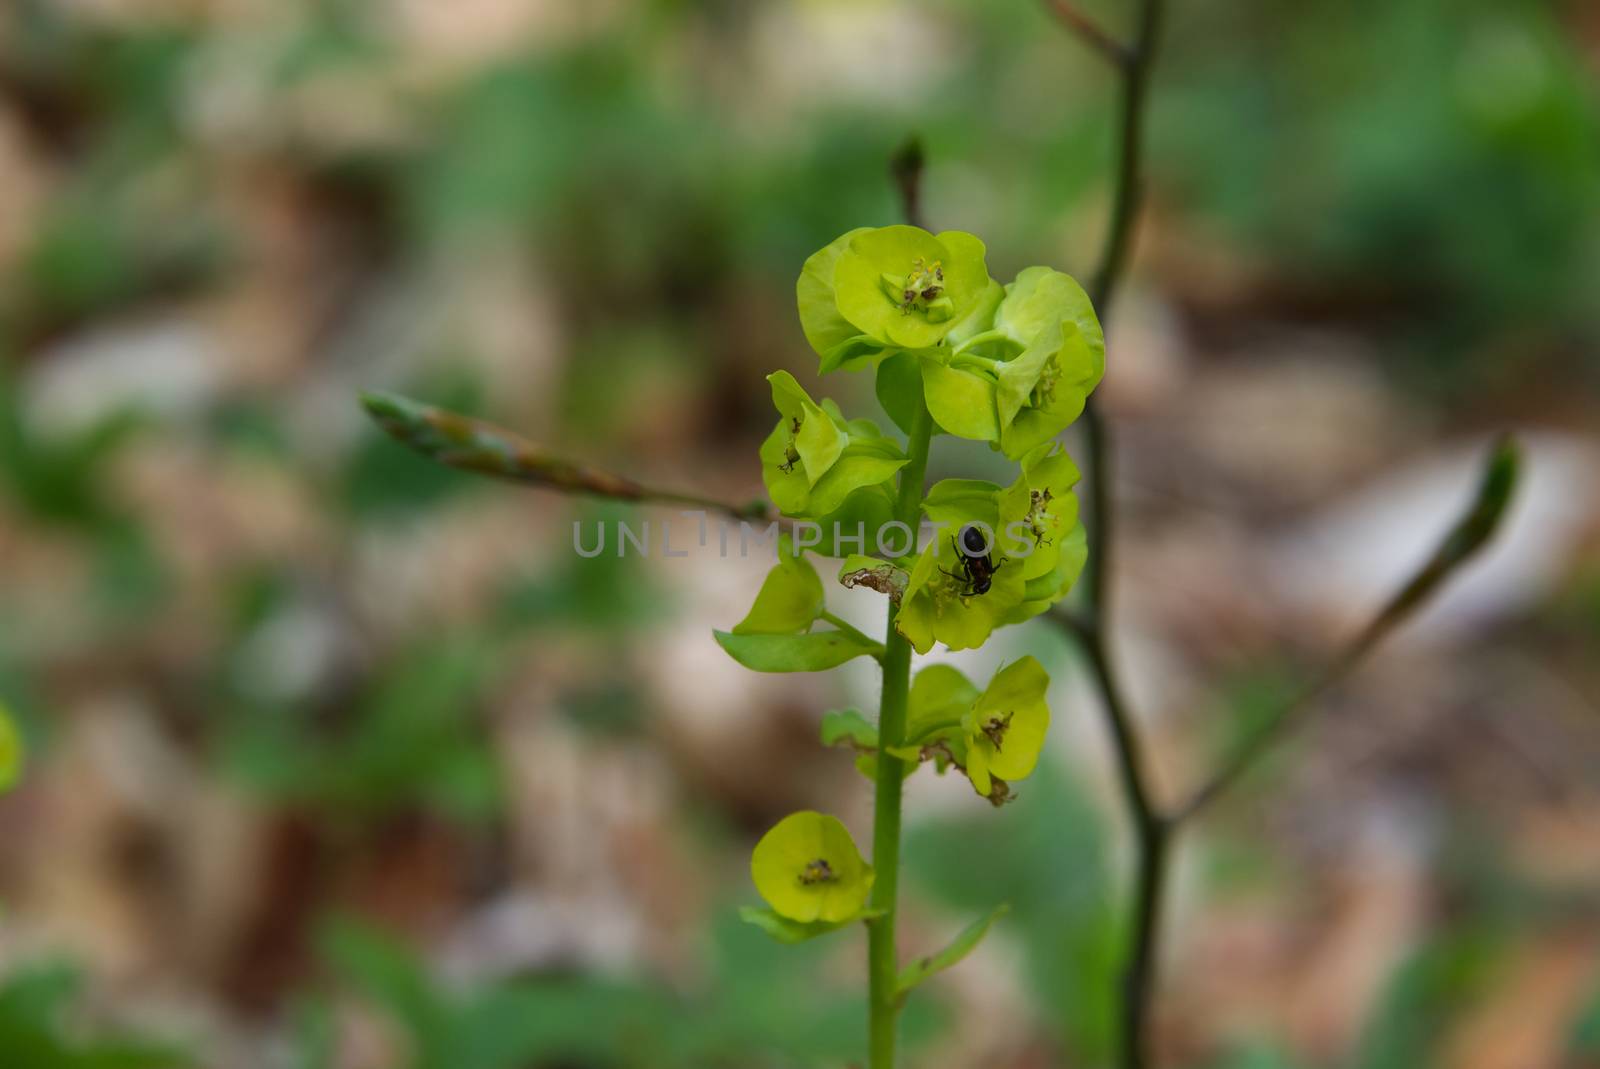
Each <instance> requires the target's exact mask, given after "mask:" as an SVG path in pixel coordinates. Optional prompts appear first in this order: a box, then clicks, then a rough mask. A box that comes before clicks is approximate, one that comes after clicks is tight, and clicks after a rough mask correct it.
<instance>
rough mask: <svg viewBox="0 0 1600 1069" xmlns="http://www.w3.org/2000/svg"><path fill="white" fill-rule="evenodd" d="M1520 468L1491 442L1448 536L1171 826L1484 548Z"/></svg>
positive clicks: (1511, 454)
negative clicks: (1470, 496) (1475, 485)
mask: <svg viewBox="0 0 1600 1069" xmlns="http://www.w3.org/2000/svg"><path fill="white" fill-rule="evenodd" d="M1520 467H1521V460H1520V451H1519V449H1518V448H1517V444H1516V442H1514V441H1513V440H1511V439H1510V438H1502V439H1500V440H1499V441H1498V442H1496V443H1495V445H1494V448H1493V449H1492V450H1491V451H1490V453H1489V458H1488V460H1487V461H1486V462H1485V464H1484V466H1483V474H1482V476H1481V478H1480V481H1479V484H1478V491H1477V494H1476V495H1475V496H1474V497H1473V499H1472V503H1471V505H1470V506H1469V507H1468V508H1467V509H1466V511H1465V512H1464V513H1463V514H1462V515H1461V517H1460V518H1459V519H1458V520H1457V521H1456V522H1455V524H1454V525H1453V526H1452V527H1451V528H1450V530H1449V532H1447V533H1446V535H1445V537H1444V538H1443V539H1442V540H1441V541H1440V543H1439V547H1438V548H1437V549H1436V550H1435V551H1434V552H1433V555H1432V556H1430V557H1429V558H1428V559H1427V561H1426V562H1424V563H1423V565H1422V567H1420V568H1418V569H1417V571H1416V572H1415V573H1414V574H1413V575H1412V576H1411V578H1410V579H1408V580H1407V581H1406V583H1405V585H1403V586H1402V587H1401V588H1400V589H1399V590H1398V591H1396V592H1395V594H1394V596H1393V597H1391V598H1390V599H1389V600H1388V601H1387V602H1385V603H1384V606H1383V608H1382V609H1380V610H1379V611H1378V613H1377V615H1375V616H1374V617H1373V618H1372V619H1371V620H1370V621H1369V622H1368V623H1367V625H1366V626H1365V627H1363V628H1362V629H1361V630H1360V631H1359V632H1357V634H1356V636H1355V637H1354V638H1353V639H1351V640H1350V642H1349V644H1348V645H1346V646H1345V647H1344V649H1343V650H1341V651H1340V653H1339V654H1338V655H1337V656H1336V657H1334V658H1333V660H1332V661H1331V662H1330V663H1329V665H1328V667H1327V669H1326V670H1325V671H1324V672H1323V673H1322V675H1321V676H1319V677H1318V678H1316V679H1315V680H1313V681H1311V682H1310V683H1309V684H1307V685H1306V686H1305V687H1303V688H1302V689H1301V690H1300V691H1299V693H1297V694H1296V695H1295V696H1294V697H1293V698H1291V699H1290V700H1289V701H1288V703H1287V704H1285V705H1284V707H1283V708H1282V709H1281V710H1279V711H1278V713H1277V714H1276V715H1274V716H1273V717H1272V718H1271V719H1270V720H1268V721H1266V722H1265V723H1264V724H1262V726H1261V727H1259V728H1258V729H1257V730H1256V731H1255V733H1254V734H1253V735H1251V736H1250V737H1249V738H1248V739H1246V740H1245V741H1244V743H1243V744H1242V745H1241V746H1240V747H1239V748H1238V749H1237V750H1235V751H1234V752H1233V754H1232V756H1230V757H1228V758H1227V759H1226V760H1224V761H1223V763H1222V765H1221V766H1220V767H1219V768H1218V769H1217V770H1216V771H1215V772H1213V773H1212V774H1211V775H1210V776H1209V777H1208V778H1207V779H1206V780H1205V782H1204V783H1202V784H1201V786H1200V787H1199V789H1197V790H1196V791H1195V792H1194V794H1193V795H1192V796H1191V797H1190V798H1189V800H1188V801H1187V802H1186V803H1184V804H1183V805H1182V806H1180V807H1179V808H1178V809H1177V810H1176V811H1175V812H1174V814H1173V822H1174V823H1179V822H1182V821H1184V820H1187V819H1189V818H1190V817H1192V816H1194V815H1195V814H1196V813H1198V812H1200V811H1201V810H1202V809H1204V808H1205V807H1206V806H1208V805H1210V804H1211V803H1212V802H1214V801H1216V799H1217V798H1218V796H1220V795H1221V794H1223V793H1224V792H1225V791H1227V790H1228V788H1229V787H1231V786H1233V785H1234V784H1235V783H1237V782H1238V781H1239V780H1240V779H1241V778H1242V777H1243V776H1244V774H1245V773H1246V772H1248V771H1249V770H1250V768H1251V767H1252V766H1254V765H1255V763H1256V762H1257V761H1258V760H1259V759H1260V758H1261V756H1262V755H1263V754H1264V753H1266V752H1267V750H1268V749H1270V748H1271V747H1272V745H1273V744H1274V743H1276V742H1277V741H1279V740H1280V739H1282V738H1284V737H1285V736H1286V735H1288V734H1289V733H1290V732H1291V731H1293V729H1294V728H1295V727H1297V726H1298V725H1299V724H1300V723H1301V722H1303V721H1304V720H1305V718H1306V715H1307V714H1308V713H1309V712H1310V710H1311V708H1312V707H1313V703H1314V702H1315V700H1316V699H1317V698H1318V697H1319V696H1321V695H1322V694H1324V693H1326V692H1327V691H1328V690H1330V689H1332V688H1333V686H1334V685H1335V684H1337V683H1339V682H1340V681H1341V680H1343V679H1344V678H1345V677H1346V676H1348V675H1349V674H1350V673H1351V672H1352V671H1353V670H1354V669H1355V668H1356V666H1357V665H1359V664H1360V663H1361V662H1362V661H1363V660H1365V659H1366V657H1367V655H1368V654H1369V653H1371V652H1372V651H1373V649H1375V648H1376V647H1377V646H1378V644H1379V643H1381V642H1382V641H1383V640H1384V639H1385V638H1387V637H1388V636H1389V634H1390V633H1391V632H1393V631H1394V630H1395V628H1397V627H1399V626H1400V625H1401V624H1402V623H1404V622H1405V621H1406V620H1408V619H1410V618H1411V617H1412V616H1413V615H1414V614H1415V613H1416V611H1417V610H1418V609H1420V608H1421V607H1422V606H1423V605H1425V604H1427V602H1428V601H1429V600H1430V599H1431V598H1432V597H1433V595H1434V594H1436V593H1437V592H1438V591H1439V589H1440V588H1441V587H1442V586H1443V585H1444V582H1445V580H1446V579H1448V578H1449V577H1450V576H1451V575H1452V574H1453V573H1454V572H1455V571H1456V570H1457V569H1458V568H1460V567H1461V566H1462V565H1464V564H1466V563H1467V562H1468V561H1469V560H1471V559H1472V558H1473V557H1474V556H1476V555H1477V554H1478V552H1479V551H1480V550H1482V549H1483V547H1484V546H1485V545H1486V544H1488V542H1489V540H1490V538H1492V537H1493V535H1494V533H1495V531H1496V530H1497V529H1498V528H1499V525H1500V521H1501V518H1502V517H1503V516H1504V515H1505V511H1506V507H1507V506H1508V505H1509V504H1510V501H1511V495H1512V492H1513V491H1514V490H1515V488H1516V484H1517V477H1518V473H1519V470H1520Z"/></svg>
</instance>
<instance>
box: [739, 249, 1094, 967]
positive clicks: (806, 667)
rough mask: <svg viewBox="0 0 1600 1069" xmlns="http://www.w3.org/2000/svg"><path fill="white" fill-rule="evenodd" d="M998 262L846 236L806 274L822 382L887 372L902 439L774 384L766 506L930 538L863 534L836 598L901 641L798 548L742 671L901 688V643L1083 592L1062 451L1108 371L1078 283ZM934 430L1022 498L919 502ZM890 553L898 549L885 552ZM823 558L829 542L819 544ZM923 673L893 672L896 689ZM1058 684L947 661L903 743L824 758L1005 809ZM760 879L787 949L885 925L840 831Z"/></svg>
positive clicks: (864, 724) (858, 727)
mask: <svg viewBox="0 0 1600 1069" xmlns="http://www.w3.org/2000/svg"><path fill="white" fill-rule="evenodd" d="M984 257H985V249H984V245H983V242H981V241H979V240H978V239H977V238H976V237H974V236H972V235H971V234H966V233H962V232H960V231H946V232H944V233H941V234H930V233H928V232H926V231H924V230H920V229H917V228H915V227H910V226H888V227H881V228H877V229H859V230H852V231H850V232H848V233H846V234H843V235H841V236H840V237H839V238H838V239H837V240H835V241H833V242H830V243H829V244H828V245H827V246H825V247H824V248H822V249H821V250H819V251H818V252H817V253H816V254H815V255H813V256H812V257H811V258H810V259H808V260H807V261H806V264H805V267H804V269H803V270H802V272H801V274H800V280H799V283H798V285H797V287H796V292H797V297H798V303H799V309H800V321H801V326H802V328H803V329H804V331H805V335H806V339H807V340H808V341H809V342H810V343H811V346H812V348H813V349H815V350H816V352H817V355H818V356H819V357H820V360H821V364H820V368H819V370H820V372H821V373H823V374H827V373H831V372H835V371H850V372H871V373H873V375H874V377H875V386H876V395H877V398H878V400H879V402H880V404H881V405H882V407H883V409H884V412H885V413H886V414H887V415H888V417H889V419H890V420H892V421H893V423H894V424H895V425H896V426H897V427H898V428H899V429H900V430H902V431H904V432H905V433H906V435H907V437H908V441H907V443H906V444H905V445H902V444H901V443H900V442H899V441H898V440H896V439H895V438H892V437H889V436H888V435H885V434H884V432H883V431H882V430H881V429H880V428H879V425H878V424H876V423H874V422H872V421H871V420H867V419H847V418H845V416H844V414H843V413H842V412H841V411H840V410H839V408H838V406H837V405H835V404H834V403H833V402H832V401H830V400H826V399H824V400H821V401H818V400H815V399H813V398H812V397H811V395H810V394H809V393H808V392H807V391H806V390H805V389H804V388H803V387H802V386H801V385H800V383H799V382H798V381H796V379H795V378H794V376H793V375H791V374H789V373H788V372H786V371H779V372H776V373H774V374H773V375H771V376H769V382H770V383H771V385H772V399H773V404H774V406H775V407H776V408H777V412H778V419H777V423H776V425H775V426H774V427H773V430H772V433H771V434H770V435H769V436H768V437H767V439H766V441H765V442H764V443H763V444H762V446H761V470H762V477H763V479H764V481H765V483H766V486H767V492H768V494H769V495H770V496H771V498H772V501H773V503H774V504H775V505H776V506H777V508H778V510H779V511H780V512H781V513H782V514H783V515H784V516H787V517H790V518H791V519H793V520H796V521H807V522H820V523H822V524H823V525H824V527H826V526H827V525H828V524H829V523H837V522H841V521H843V522H845V523H848V524H855V523H858V522H863V521H876V522H878V523H881V522H883V521H884V520H886V519H888V518H890V517H895V518H896V519H898V520H900V521H901V522H902V523H916V522H919V521H920V523H921V525H922V528H923V530H922V531H920V532H918V533H919V534H920V535H921V537H920V539H919V538H915V537H907V538H902V539H898V540H897V539H891V538H888V537H874V535H875V534H877V532H871V531H869V532H867V537H866V539H865V541H864V544H862V545H860V546H859V547H858V548H859V549H860V551H859V552H857V553H854V554H851V555H849V556H847V557H846V558H845V559H844V562H843V566H842V568H841V569H840V571H839V581H840V582H841V583H842V584H844V585H846V586H861V587H865V588H868V589H872V590H877V591H879V592H881V593H882V594H883V595H884V596H885V597H886V598H887V599H888V600H889V602H890V605H891V609H890V611H891V618H892V621H893V625H892V627H893V630H892V632H891V634H890V637H889V639H888V640H887V645H886V644H883V643H878V642H875V641H873V640H872V639H871V638H868V637H867V636H866V635H863V634H861V633H860V632H859V631H856V630H855V629H854V628H852V627H850V626H849V625H848V624H846V623H844V622H843V621H841V620H839V619H838V618H837V617H835V616H833V615H832V614H830V613H829V612H828V611H827V609H826V604H825V603H826V591H825V587H824V584H823V582H822V580H821V577H820V576H819V574H818V572H817V570H816V568H815V566H814V565H813V563H812V561H811V559H810V558H808V557H807V555H806V553H805V551H804V549H803V548H797V547H803V546H805V545H806V543H805V542H803V541H802V540H800V539H799V538H798V536H797V537H795V538H789V537H787V536H786V537H785V538H784V539H782V540H781V542H780V557H781V559H780V560H779V563H778V565H777V566H776V567H775V568H774V569H773V570H772V571H771V573H770V574H769V575H768V576H767V579H766V581H765V582H764V583H763V584H762V587H761V590H760V592H759V594H758V595H757V597H756V601H755V604H754V605H753V606H752V608H751V610H750V612H749V614H748V615H747V616H746V617H745V619H744V620H743V621H741V623H740V624H739V625H738V626H737V627H735V628H734V629H733V630H732V631H731V632H727V633H723V632H718V634H717V638H718V641H719V642H721V643H722V645H723V646H724V648H726V649H727V650H728V651H729V653H730V654H732V655H733V656H734V657H735V658H736V659H738V660H739V661H740V662H741V663H744V664H746V665H748V666H750V667H752V668H756V669H758V670H761V671H815V670H820V669H825V668H831V667H833V666H835V665H837V664H841V663H843V662H844V661H847V660H850V659H851V658H854V657H858V656H870V657H875V658H877V659H879V660H880V661H884V663H885V665H886V671H887V670H888V667H887V666H888V665H889V664H890V663H891V662H890V660H889V659H888V658H889V657H890V656H891V651H892V650H893V649H894V647H895V644H896V643H900V644H901V645H900V649H901V650H902V651H904V650H905V647H906V646H907V645H909V647H910V648H911V649H912V650H915V652H917V653H928V652H929V651H930V650H932V649H933V647H934V646H935V645H937V644H941V643H942V644H943V645H945V646H946V647H948V648H949V649H952V650H962V649H973V648H976V647H978V646H981V645H983V644H984V643H985V642H987V641H988V640H989V638H990V636H991V635H992V634H993V633H994V632H995V630H996V629H998V628H1001V627H1004V626H1006V625H1008V624H1016V623H1021V622H1023V621H1025V620H1028V619H1030V618H1032V617H1034V616H1037V615H1038V614H1040V613H1042V612H1044V611H1045V610H1047V609H1048V608H1049V607H1050V606H1051V605H1053V604H1055V603H1056V602H1058V601H1060V600H1061V599H1062V598H1063V597H1065V596H1066V595H1067V593H1068V592H1069V591H1070V590H1071V589H1072V586H1073V584H1074V583H1075V582H1076V581H1077V578H1078V575H1079V574H1080V573H1081V572H1082V570H1083V567H1084V562H1085V558H1086V550H1085V543H1084V534H1083V528H1082V526H1081V525H1080V524H1079V522H1078V500H1077V496H1076V494H1075V492H1074V487H1075V486H1076V484H1077V482H1078V470H1077V468H1076V466H1075V465H1074V464H1073V462H1072V460H1071V458H1070V457H1069V456H1068V455H1067V453H1066V451H1065V449H1064V448H1063V447H1062V446H1061V445H1060V443H1059V442H1058V441H1057V440H1056V439H1057V436H1058V435H1059V434H1060V433H1061V432H1062V431H1063V430H1065V429H1066V428H1067V426H1068V425H1070V424H1071V423H1072V421H1073V420H1075V419H1076V418H1077V417H1078V415H1079V414H1080V413H1081V412H1082V411H1083V407H1084V403H1085V399H1086V398H1087V396H1088V394H1089V392H1090V391H1091V390H1093V389H1094V387H1095V386H1096V384H1098V383H1099V381H1100V377H1101V375H1102V373H1103V371H1104V367H1105V344H1104V339H1103V337H1102V334H1101V330H1100V325H1099V322H1098V321H1097V319H1096V318H1095V314H1094V310H1093V308H1092V307H1091V306H1090V303H1089V299H1088V297H1087V296H1086V295H1085V294H1084V291H1083V289H1082V287H1080V286H1079V285H1078V284H1077V283H1076V282H1075V281H1073V280H1072V279H1071V278H1070V277H1069V276H1067V275H1065V274H1062V273H1061V272H1059V271H1055V270H1052V269H1050V268H1047V267H1030V268H1028V269H1026V270H1024V271H1022V272H1020V273H1019V274H1018V275H1017V276H1016V278H1015V279H1013V280H1012V281H1011V282H1010V283H1006V284H1002V283H1001V282H999V281H996V280H995V279H992V278H990V277H989V272H988V268H987V266H986V264H985V259H984ZM930 433H945V434H949V435H953V436H955V437H958V438H966V439H971V440H976V441H983V442H987V443H988V444H989V446H990V447H991V448H992V449H994V450H996V451H997V452H999V453H1001V454H1003V455H1004V456H1005V457H1006V458H1008V459H1009V460H1011V461H1014V462H1015V463H1016V465H1017V468H1016V477H1015V478H1014V480H1013V481H1012V482H1011V483H1010V484H1009V485H1002V484H1000V483H996V482H989V481H984V480H978V479H945V480H943V481H940V482H937V483H935V484H934V485H933V486H932V487H931V488H927V489H926V491H925V492H924V488H923V487H922V486H921V485H918V486H915V487H902V486H899V485H898V482H899V481H900V480H902V479H904V478H905V477H906V473H907V472H914V473H915V474H916V477H917V478H919V479H920V477H921V475H922V472H923V470H924V468H925V465H926V460H927V450H928V437H929V435H930ZM912 491H914V492H915V496H914V497H908V495H909V494H911V493H912ZM910 506H914V507H915V511H914V513H913V512H911V511H910ZM897 512H898V515H896V513H897ZM896 541H899V542H900V548H897V549H895V550H893V551H890V550H885V549H884V548H883V547H884V546H885V545H890V544H894V543H895V542H896ZM813 544H814V543H813ZM821 545H822V546H823V547H828V548H832V547H834V546H835V542H833V541H829V540H827V538H826V535H824V538H823V539H822V540H821ZM818 624H824V625H826V626H821V627H819V626H817V625H818ZM909 656H910V655H909V653H904V652H903V653H902V654H901V656H900V659H899V661H898V662H896V663H897V664H898V667H899V670H900V671H902V672H904V671H906V668H905V667H904V666H905V664H906V662H907V660H908V658H909ZM902 678H905V677H902ZM1048 685H1049V678H1048V676H1047V675H1046V673H1045V670H1044V668H1043V666H1042V665H1040V663H1039V662H1038V661H1037V660H1035V659H1034V658H1032V657H1024V658H1022V659H1020V660H1017V661H1014V662H1012V663H1010V664H1007V665H1005V666H1004V667H1002V668H1001V669H1000V670H999V671H997V672H996V673H995V674H994V676H993V677H992V678H991V679H990V681H989V682H988V684H987V685H986V686H984V687H982V688H981V689H980V688H979V687H978V686H977V685H975V684H974V683H973V682H971V681H970V680H968V679H967V678H966V676H964V675H963V674H962V673H961V672H959V671H957V670H956V669H955V668H953V667H951V666H948V665H933V666H930V667H926V668H924V669H922V670H921V671H920V672H918V673H916V674H915V676H914V678H912V679H911V680H910V682H909V685H908V687H909V689H908V690H903V691H901V694H902V696H903V701H901V703H900V705H899V708H898V711H897V716H896V722H895V724H894V726H893V728H892V729H890V734H892V735H893V736H894V737H880V734H881V732H880V725H875V724H873V723H872V722H871V721H870V720H868V718H867V717H865V716H863V715H862V714H861V713H859V712H857V711H855V710H846V711H843V712H837V713H830V714H828V715H827V716H826V717H825V718H824V721H823V732H822V733H823V741H824V742H825V743H828V744H830V745H846V746H848V747H850V748H851V749H852V750H854V751H855V752H856V755H857V758H856V760H857V765H858V767H859V768H860V769H861V770H862V772H864V773H865V774H867V775H868V776H870V777H874V778H876V777H879V776H881V775H882V774H883V772H884V767H883V766H884V764H885V762H888V763H890V764H892V765H896V766H899V767H901V768H902V774H904V775H910V774H911V773H912V772H914V771H915V770H916V769H917V768H918V767H920V766H921V765H922V764H924V763H931V764H933V765H934V767H935V768H936V770H937V771H940V772H944V771H947V770H949V769H952V768H953V769H957V770H959V771H960V772H961V773H962V774H964V775H965V776H966V778H967V779H968V780H969V781H970V782H971V784H972V787H973V790H974V792H975V793H976V794H978V795H979V796H980V797H982V798H984V799H986V800H988V801H990V802H991V803H993V804H995V805H1000V804H1002V803H1004V802H1005V801H1007V800H1009V799H1010V798H1011V797H1012V795H1013V788H1012V785H1013V784H1014V783H1016V782H1017V781H1018V780H1021V779H1024V778H1026V777H1027V776H1028V775H1029V774H1030V773H1031V772H1032V771H1033V769H1034V766H1035V765H1036V764H1037V762H1038V760H1039V754H1040V752H1041V750H1042V748H1043V746H1044V739H1045V733H1046V729H1047V728H1048V727H1049V723H1050V710H1049V707H1048V705H1047V704H1046V698H1045V695H1046V690H1047V687H1048ZM885 693H886V695H887V693H888V691H887V690H886V692H885ZM887 702H888V698H887V697H886V698H885V703H886V705H887ZM888 724H889V720H888V717H887V715H885V717H884V725H888ZM751 872H752V876H753V878H754V880H755V884H756V888H757V890H758V891H759V892H760V893H761V896H762V897H763V898H764V899H765V900H766V902H767V907H768V908H766V909H747V910H746V911H745V916H746V919H748V920H750V921H751V922H752V923H755V924H758V925H760V926H761V927H762V928H764V929H765V930H766V931H768V932H769V933H771V934H772V935H774V936H775V937H777V938H780V939H784V940H790V941H792V940H797V939H805V938H810V937H812V936H814V935H819V934H822V933H823V932H827V931H832V930H834V929H836V928H839V927H841V926H843V925H845V924H848V923H851V922H853V921H856V920H871V919H872V918H873V917H874V916H876V915H878V913H879V912H881V910H880V911H875V910H874V909H873V908H871V906H870V904H869V903H870V898H871V895H872V887H873V880H874V871H873V868H872V866H871V865H869V864H867V862H866V861H864V860H863V859H862V858H861V855H860V854H859V853H858V852H857V850H856V847H855V844H854V843H853V842H852V841H851V839H850V835H849V832H848V831H846V830H845V828H844V825H843V824H841V823H840V822H839V821H838V820H837V819H836V818H834V817H831V816H826V815H824V814H820V813H814V812H803V813H796V814H793V815H792V816H789V817H787V818H785V819H784V820H782V821H780V822H779V823H778V825H777V826H776V827H774V828H773V829H772V830H771V831H770V832H768V833H767V835H766V837H764V838H763V839H762V840H761V842H760V844H759V845H758V846H757V847H756V851H755V856H754V858H753V860H752V865H751ZM891 905H892V903H891Z"/></svg>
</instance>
